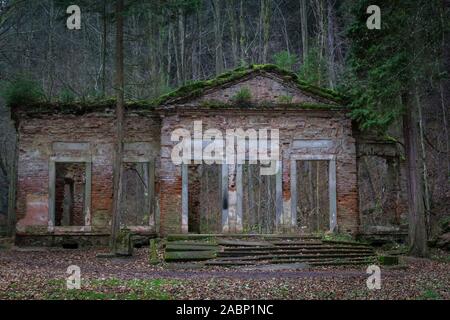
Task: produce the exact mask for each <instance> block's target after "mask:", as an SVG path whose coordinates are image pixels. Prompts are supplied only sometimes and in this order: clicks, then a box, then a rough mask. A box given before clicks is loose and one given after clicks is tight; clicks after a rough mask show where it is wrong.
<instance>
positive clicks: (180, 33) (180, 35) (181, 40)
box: [178, 8, 186, 83]
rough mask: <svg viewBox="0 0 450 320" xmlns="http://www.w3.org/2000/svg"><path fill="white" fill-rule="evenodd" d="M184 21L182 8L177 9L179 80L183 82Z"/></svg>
mask: <svg viewBox="0 0 450 320" xmlns="http://www.w3.org/2000/svg"><path fill="white" fill-rule="evenodd" d="M185 33H186V32H185V23H184V10H183V9H182V8H179V9H178V42H179V43H180V58H179V59H180V65H179V68H180V80H181V83H184V81H185V80H186V70H185V69H186V67H185V61H186V60H185Z"/></svg>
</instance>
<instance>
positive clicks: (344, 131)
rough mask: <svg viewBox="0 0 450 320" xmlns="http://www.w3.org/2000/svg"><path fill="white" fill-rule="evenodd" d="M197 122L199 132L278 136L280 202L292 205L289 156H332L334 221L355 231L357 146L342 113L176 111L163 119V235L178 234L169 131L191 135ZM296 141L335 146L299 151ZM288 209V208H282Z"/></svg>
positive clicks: (177, 183)
mask: <svg viewBox="0 0 450 320" xmlns="http://www.w3.org/2000/svg"><path fill="white" fill-rule="evenodd" d="M198 120H201V121H202V122H203V130H207V129H211V128H216V129H219V130H221V132H223V133H225V131H226V129H235V128H242V129H244V130H247V129H249V128H253V129H256V130H258V129H263V128H267V127H269V128H272V129H279V130H280V143H281V152H282V155H283V158H282V160H283V198H284V200H285V202H286V201H288V200H290V198H291V195H290V183H289V179H290V166H289V160H290V159H291V155H292V154H316V155H321V154H327V155H330V154H331V155H335V156H336V164H337V220H338V226H339V228H340V230H342V231H346V232H347V231H348V232H352V233H356V232H357V231H358V225H359V216H358V189H357V168H356V153H355V152H356V151H355V140H354V139H353V137H352V125H351V121H350V119H349V118H348V117H347V116H346V115H345V111H314V110H297V111H284V112H282V111H279V112H276V113H275V114H274V112H270V111H251V110H248V111H245V110H234V111H233V110H227V112H226V114H224V112H221V111H217V110H208V111H203V112H202V111H199V110H197V111H194V110H192V109H186V110H185V111H181V110H178V112H177V113H176V114H172V115H170V114H167V115H165V116H164V118H163V122H162V136H161V172H160V179H161V200H160V209H161V231H162V233H163V234H167V233H173V232H181V189H182V185H181V168H180V166H175V165H174V164H173V162H172V160H171V157H170V156H171V150H172V148H173V146H174V145H176V144H177V142H172V141H171V140H170V136H171V133H172V130H174V129H176V128H185V129H187V130H190V131H191V132H193V122H194V121H198ZM296 139H306V140H317V139H326V140H331V141H333V146H332V147H331V148H314V149H301V148H300V149H298V148H296V147H295V146H294V145H293V141H294V140H296ZM285 205H286V206H287V205H289V204H288V203H286V204H285Z"/></svg>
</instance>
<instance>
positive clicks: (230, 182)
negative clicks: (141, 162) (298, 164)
mask: <svg viewBox="0 0 450 320" xmlns="http://www.w3.org/2000/svg"><path fill="white" fill-rule="evenodd" d="M281 163H282V161H276V165H277V173H276V190H275V194H276V203H275V204H276V205H275V208H276V221H275V226H276V228H277V229H278V228H280V227H282V214H283V194H282V168H281V166H282V164H281ZM221 166H222V188H221V193H222V203H224V202H226V203H227V206H226V208H224V207H222V232H223V233H233V232H236V233H241V232H243V217H242V215H243V198H244V197H243V174H242V166H243V165H242V164H237V165H236V164H231V165H230V164H221ZM188 179H189V177H188V165H187V164H182V165H181V183H182V195H181V207H182V210H181V212H182V213H181V232H182V233H188V220H189V187H188V185H189V180H188Z"/></svg>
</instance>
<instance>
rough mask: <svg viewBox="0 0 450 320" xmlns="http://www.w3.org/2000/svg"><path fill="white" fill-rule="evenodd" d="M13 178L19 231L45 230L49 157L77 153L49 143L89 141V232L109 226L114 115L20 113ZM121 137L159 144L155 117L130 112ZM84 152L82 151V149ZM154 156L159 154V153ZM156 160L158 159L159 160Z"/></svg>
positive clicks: (46, 226) (39, 231)
mask: <svg viewBox="0 0 450 320" xmlns="http://www.w3.org/2000/svg"><path fill="white" fill-rule="evenodd" d="M19 119H20V122H19V123H18V133H19V159H18V184H17V210H16V216H17V221H18V222H17V231H18V233H19V234H20V233H25V234H30V233H31V234H34V233H47V232H48V231H47V230H48V220H49V213H48V201H49V200H48V199H49V161H50V157H52V156H55V155H59V156H66V155H68V156H77V155H78V153H80V152H79V151H76V150H72V151H70V152H60V151H58V152H55V151H54V150H53V144H54V143H56V142H64V143H70V142H73V143H87V144H88V146H89V150H88V153H89V155H90V156H91V157H92V184H91V208H90V211H91V221H90V223H91V226H92V231H93V232H97V231H98V232H109V225H110V220H111V210H112V195H113V190H112V187H113V185H112V178H113V174H112V164H113V156H114V137H115V120H114V115H113V114H108V113H107V112H105V113H88V114H84V115H63V114H54V115H45V116H42V117H40V118H34V117H33V118H28V117H26V116H19ZM124 131H125V142H126V143H132V142H148V143H150V144H151V145H152V146H153V149H154V150H159V139H160V134H159V131H160V130H159V118H158V117H156V118H155V117H151V116H149V115H144V114H129V115H128V116H127V118H126V125H125V130H124ZM83 152H84V153H86V151H83ZM155 156H156V159H157V158H158V156H157V155H155ZM157 165H158V164H157Z"/></svg>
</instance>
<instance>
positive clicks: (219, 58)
mask: <svg viewBox="0 0 450 320" xmlns="http://www.w3.org/2000/svg"><path fill="white" fill-rule="evenodd" d="M221 3H222V1H221V0H212V5H213V11H214V46H215V52H216V55H215V56H216V75H218V74H221V73H222V72H223V68H224V67H223V44H222V10H221V6H220V4H221Z"/></svg>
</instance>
